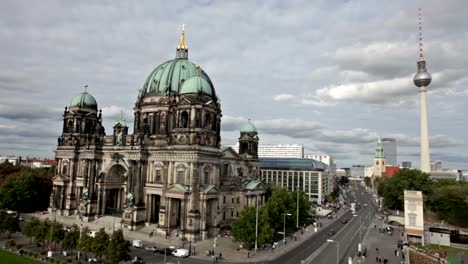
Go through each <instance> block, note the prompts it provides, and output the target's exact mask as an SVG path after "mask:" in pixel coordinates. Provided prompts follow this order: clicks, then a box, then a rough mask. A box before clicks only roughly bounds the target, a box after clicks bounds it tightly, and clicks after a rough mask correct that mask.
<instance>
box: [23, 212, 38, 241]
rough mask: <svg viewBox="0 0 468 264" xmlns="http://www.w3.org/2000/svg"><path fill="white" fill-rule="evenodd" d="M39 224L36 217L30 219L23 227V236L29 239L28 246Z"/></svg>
mask: <svg viewBox="0 0 468 264" xmlns="http://www.w3.org/2000/svg"><path fill="white" fill-rule="evenodd" d="M40 224H41V222H39V219H37V217H34V216H33V217H31V218H30V219H29V220H28V221H26V223H25V224H24V226H23V235H25V236H26V237H29V244H31V239H32V238H33V237H34V234H35V232H36V228H37V227H38V226H39V225H40Z"/></svg>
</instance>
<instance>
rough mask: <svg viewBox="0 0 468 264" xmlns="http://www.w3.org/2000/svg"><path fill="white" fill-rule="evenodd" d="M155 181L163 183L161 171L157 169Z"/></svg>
mask: <svg viewBox="0 0 468 264" xmlns="http://www.w3.org/2000/svg"><path fill="white" fill-rule="evenodd" d="M154 181H155V182H161V169H156V170H155V171H154Z"/></svg>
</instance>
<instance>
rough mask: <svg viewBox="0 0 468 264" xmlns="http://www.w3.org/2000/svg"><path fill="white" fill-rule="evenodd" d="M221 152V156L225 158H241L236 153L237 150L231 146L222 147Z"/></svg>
mask: <svg viewBox="0 0 468 264" xmlns="http://www.w3.org/2000/svg"><path fill="white" fill-rule="evenodd" d="M222 153H223V158H225V159H241V158H240V156H239V154H237V152H236V151H235V150H234V149H233V148H231V147H227V148H225V149H223V150H222Z"/></svg>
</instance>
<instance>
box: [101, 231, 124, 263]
mask: <svg viewBox="0 0 468 264" xmlns="http://www.w3.org/2000/svg"><path fill="white" fill-rule="evenodd" d="M129 253H130V248H129V246H128V244H127V242H126V241H125V239H124V236H123V232H122V230H121V229H119V230H116V231H115V232H114V233H113V234H112V237H111V241H110V243H109V246H108V247H107V249H106V252H105V256H106V259H107V260H108V261H110V262H111V263H118V262H119V261H123V260H126V259H127V258H129V257H130V255H129Z"/></svg>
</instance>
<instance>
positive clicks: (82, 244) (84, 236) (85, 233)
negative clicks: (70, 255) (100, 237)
mask: <svg viewBox="0 0 468 264" xmlns="http://www.w3.org/2000/svg"><path fill="white" fill-rule="evenodd" d="M92 246H93V238H92V237H90V236H89V228H88V227H85V228H83V230H82V232H81V237H80V241H79V242H78V249H79V250H81V251H83V252H84V253H85V256H87V253H88V252H90V251H92V249H93V248H92Z"/></svg>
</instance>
